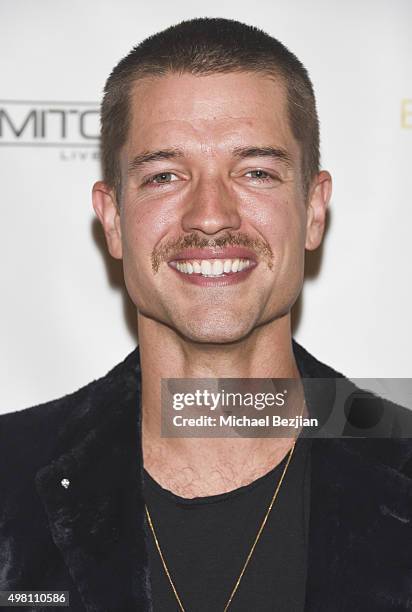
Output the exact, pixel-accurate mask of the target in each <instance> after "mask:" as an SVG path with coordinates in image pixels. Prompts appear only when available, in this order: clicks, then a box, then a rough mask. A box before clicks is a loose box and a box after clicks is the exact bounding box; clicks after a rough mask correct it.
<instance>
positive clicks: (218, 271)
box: [212, 259, 223, 276]
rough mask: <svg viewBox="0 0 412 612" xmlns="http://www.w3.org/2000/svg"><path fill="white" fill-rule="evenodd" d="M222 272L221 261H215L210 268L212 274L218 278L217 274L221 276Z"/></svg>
mask: <svg viewBox="0 0 412 612" xmlns="http://www.w3.org/2000/svg"><path fill="white" fill-rule="evenodd" d="M222 272H223V263H222V262H221V260H219V259H217V260H216V261H215V263H214V264H213V266H212V274H214V275H215V276H219V274H222Z"/></svg>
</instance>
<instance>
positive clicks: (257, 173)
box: [246, 170, 274, 182]
mask: <svg viewBox="0 0 412 612" xmlns="http://www.w3.org/2000/svg"><path fill="white" fill-rule="evenodd" d="M246 174H252V175H254V176H252V177H251V178H253V179H257V180H258V181H262V182H263V181H264V182H266V181H270V180H271V179H273V178H274V177H273V176H271V175H270V174H269V173H268V172H266V171H265V170H249V172H246Z"/></svg>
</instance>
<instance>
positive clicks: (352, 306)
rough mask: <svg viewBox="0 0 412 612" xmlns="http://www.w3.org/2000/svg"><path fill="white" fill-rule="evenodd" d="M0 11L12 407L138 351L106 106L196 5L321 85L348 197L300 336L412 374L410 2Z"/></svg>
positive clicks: (2, 393) (132, 4) (363, 365)
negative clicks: (103, 145)
mask: <svg viewBox="0 0 412 612" xmlns="http://www.w3.org/2000/svg"><path fill="white" fill-rule="evenodd" d="M206 7H207V8H206ZM0 12H1V14H0V49H1V52H0V74H1V83H0V99H1V102H0V162H1V195H2V198H1V207H2V214H1V222H2V223H1V227H2V231H1V240H0V249H1V278H2V299H1V317H0V333H1V347H0V360H1V361H0V372H1V374H0V376H1V380H2V382H1V387H0V398H1V399H0V412H10V411H12V410H18V409H21V408H24V407H27V406H30V405H34V404H37V403H40V402H43V401H46V400H48V399H52V398H56V397H59V396H61V395H63V394H65V393H68V392H70V391H73V390H75V389H77V388H78V387H80V386H81V385H83V384H85V383H87V382H89V381H90V380H92V379H94V378H97V377H99V376H101V375H103V374H105V373H106V372H107V371H108V370H109V369H110V368H111V367H112V366H113V365H115V364H116V363H117V362H118V361H120V360H122V359H123V358H124V357H125V356H126V354H127V353H128V352H130V351H131V350H132V349H133V348H134V347H135V345H136V337H135V336H134V334H133V331H132V330H133V327H134V325H135V323H134V312H133V309H132V308H131V305H130V303H129V301H128V299H127V298H126V297H124V294H123V292H122V290H121V268H120V267H119V266H118V265H117V264H116V262H115V261H113V263H112V264H111V265H109V267H108V266H107V258H106V256H105V255H104V245H103V242H102V235H101V232H100V231H99V230H98V228H97V227H96V224H95V222H94V213H93V209H92V206H91V197H90V193H91V186H92V184H93V182H94V181H95V180H96V179H97V178H99V177H100V169H99V162H98V159H97V154H96V146H95V142H96V141H95V139H94V136H95V135H96V129H97V121H96V119H97V116H96V113H95V111H96V109H97V108H98V103H99V101H100V98H101V92H102V88H103V84H104V81H105V79H106V77H107V76H108V74H109V72H110V70H111V69H112V67H113V66H114V65H115V64H116V63H117V61H118V60H119V59H120V58H121V57H122V56H123V55H125V54H126V53H127V52H128V51H129V50H130V48H131V47H132V46H134V45H135V44H137V43H138V42H139V41H141V40H142V39H143V38H144V37H146V36H148V35H150V34H152V33H154V32H156V31H158V30H160V29H163V28H165V27H167V26H169V25H171V24H173V23H177V22H178V21H181V20H182V19H188V18H191V17H195V16H221V17H229V18H235V19H239V20H241V21H244V22H246V23H249V24H253V25H257V26H259V27H262V28H263V29H265V30H266V31H267V32H269V33H270V34H272V35H274V36H275V37H277V38H279V39H280V40H281V41H282V42H283V43H285V44H286V45H287V46H288V47H289V48H290V49H291V50H292V51H293V52H294V53H296V54H297V56H298V57H299V58H300V59H301V60H302V61H303V63H304V64H305V65H306V67H307V68H308V70H309V73H310V75H311V77H312V80H313V82H314V86H315V91H316V94H317V100H318V109H319V114H320V120H321V136H322V159H323V167H324V168H326V169H328V170H329V171H330V172H331V173H332V175H333V178H334V195H333V199H332V203H331V215H330V224H329V229H328V232H327V236H326V241H325V245H324V248H323V253H322V261H321V267H320V270H319V273H318V274H317V275H316V276H315V277H313V278H311V279H309V280H308V281H307V282H306V285H305V289H304V292H303V296H302V300H301V302H300V304H299V307H298V309H297V314H296V317H295V319H296V329H295V337H296V338H297V340H298V341H299V342H301V343H302V344H303V345H304V346H305V347H306V348H307V349H308V350H309V351H311V352H312V353H313V354H314V355H315V356H317V357H318V358H319V359H321V360H322V361H325V362H326V363H329V364H330V365H332V366H334V367H335V368H337V369H338V370H340V371H343V372H344V373H345V374H347V375H348V376H350V377H364V378H366V377H386V378H388V377H411V375H412V368H411V364H410V360H409V358H408V347H409V346H410V344H411V340H412V332H411V326H410V324H409V318H410V314H411V312H412V291H411V286H410V278H411V275H410V264H411V260H412V258H411V255H412V241H411V240H410V234H411V227H412V205H411V194H412V173H411V172H410V166H411V153H412V78H411V76H412V62H411V57H412V37H411V36H410V31H411V30H410V28H411V23H412V3H411V2H410V0H397V1H396V2H392V1H390V0H385V1H384V0H363V1H362V2H359V0H346V2H341V1H340V0H312V2H310V3H309V2H305V1H304V0H301V1H300V0H267V1H266V0H255V1H254V2H253V3H252V4H251V3H250V2H239V1H238V0H228V1H226V2H225V3H222V2H221V1H220V0H219V1H216V0H209V2H208V3H207V4H205V3H193V2H190V1H189V0H175V1H174V2H166V1H164V2H162V1H160V0H151V1H150V2H143V1H136V0H120V1H116V2H115V0H99V2H83V1H81V0H71V2H70V3H68V2H62V1H60V2H59V1H56V0H37V1H36V2H31V1H30V0H20V1H18V2H16V1H15V0H2V1H1V3H0ZM80 103H82V104H80ZM83 103H89V104H83ZM26 120H27V123H26V124H24V122H25V121H26ZM13 128H14V131H13ZM19 128H20V129H21V133H20V134H18V131H19ZM23 128H24V129H23Z"/></svg>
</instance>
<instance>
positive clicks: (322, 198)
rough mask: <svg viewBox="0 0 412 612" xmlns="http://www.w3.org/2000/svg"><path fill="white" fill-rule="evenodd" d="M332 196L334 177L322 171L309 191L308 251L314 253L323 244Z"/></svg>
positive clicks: (306, 244)
mask: <svg viewBox="0 0 412 612" xmlns="http://www.w3.org/2000/svg"><path fill="white" fill-rule="evenodd" d="M331 194H332V177H331V175H330V174H329V172H326V170H322V171H321V172H319V173H318V174H317V175H316V178H315V179H314V180H313V182H312V186H311V188H310V191H309V198H308V205H307V219H306V243H305V248H306V249H307V250H308V251H314V250H315V249H317V248H318V246H319V245H320V243H321V242H322V238H323V234H324V231H325V222H326V212H327V207H328V204H329V200H330V196H331Z"/></svg>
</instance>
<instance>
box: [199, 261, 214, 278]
mask: <svg viewBox="0 0 412 612" xmlns="http://www.w3.org/2000/svg"><path fill="white" fill-rule="evenodd" d="M201 272H202V274H205V275H206V274H207V275H210V274H211V273H212V266H211V263H210V261H209V260H207V259H204V260H203V261H202V263H201Z"/></svg>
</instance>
